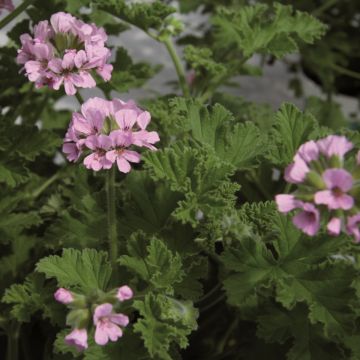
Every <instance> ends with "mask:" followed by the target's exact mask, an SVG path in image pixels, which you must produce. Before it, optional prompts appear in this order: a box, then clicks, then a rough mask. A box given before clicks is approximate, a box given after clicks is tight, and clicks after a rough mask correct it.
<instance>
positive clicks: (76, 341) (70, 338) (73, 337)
mask: <svg viewBox="0 0 360 360" xmlns="http://www.w3.org/2000/svg"><path fill="white" fill-rule="evenodd" d="M87 337H88V336H87V331H86V330H85V329H74V330H73V331H72V332H71V333H70V334H69V335H67V336H65V343H66V344H67V345H70V346H75V347H76V349H77V350H78V351H83V350H85V349H87V348H88V343H87Z"/></svg>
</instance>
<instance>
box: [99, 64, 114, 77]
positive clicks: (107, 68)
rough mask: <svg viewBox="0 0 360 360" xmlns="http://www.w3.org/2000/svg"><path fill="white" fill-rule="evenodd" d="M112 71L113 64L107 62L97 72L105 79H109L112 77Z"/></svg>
mask: <svg viewBox="0 0 360 360" xmlns="http://www.w3.org/2000/svg"><path fill="white" fill-rule="evenodd" d="M112 71H113V66H112V65H110V64H105V65H104V66H102V67H101V68H98V69H97V70H96V72H97V73H98V74H99V75H100V76H101V77H102V78H103V79H104V81H109V80H110V79H111V73H112Z"/></svg>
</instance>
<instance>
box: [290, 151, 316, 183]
mask: <svg viewBox="0 0 360 360" xmlns="http://www.w3.org/2000/svg"><path fill="white" fill-rule="evenodd" d="M309 171H310V169H309V167H308V166H307V164H306V162H305V161H304V160H303V159H302V158H301V157H300V156H299V155H295V157H294V162H293V163H292V164H290V165H289V166H288V167H287V168H286V169H285V180H286V181H287V182H289V183H292V184H300V183H302V182H303V181H304V180H305V177H306V174H307V173H308V172H309Z"/></svg>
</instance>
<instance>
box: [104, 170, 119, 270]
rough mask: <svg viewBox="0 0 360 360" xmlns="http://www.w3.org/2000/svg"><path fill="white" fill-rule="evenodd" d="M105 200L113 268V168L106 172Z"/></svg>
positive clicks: (115, 245) (114, 263)
mask: <svg viewBox="0 0 360 360" xmlns="http://www.w3.org/2000/svg"><path fill="white" fill-rule="evenodd" d="M106 199H107V219H108V231H109V253H110V261H111V264H112V265H113V267H114V268H115V265H116V260H117V258H118V243H117V229H116V206H115V167H113V168H112V169H110V170H109V171H107V177H106Z"/></svg>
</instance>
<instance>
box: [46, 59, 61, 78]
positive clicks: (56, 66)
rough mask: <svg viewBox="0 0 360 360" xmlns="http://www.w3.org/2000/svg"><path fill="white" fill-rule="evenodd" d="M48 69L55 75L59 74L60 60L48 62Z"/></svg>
mask: <svg viewBox="0 0 360 360" xmlns="http://www.w3.org/2000/svg"><path fill="white" fill-rule="evenodd" d="M48 68H49V69H50V70H51V71H53V72H54V73H56V74H60V73H61V72H62V71H63V68H62V65H61V60H60V59H57V58H55V59H52V60H50V61H49V63H48Z"/></svg>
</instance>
